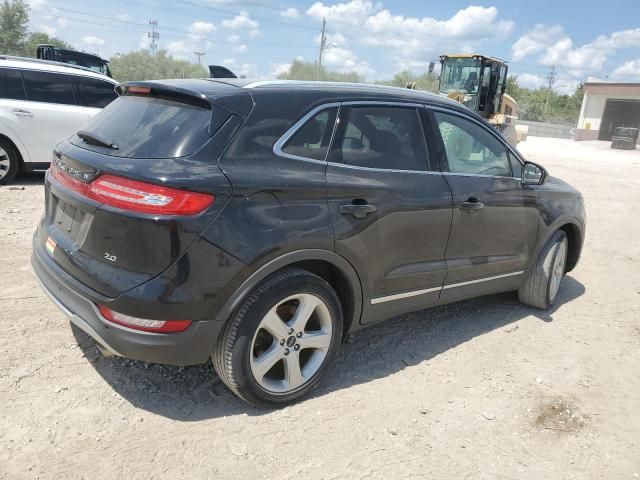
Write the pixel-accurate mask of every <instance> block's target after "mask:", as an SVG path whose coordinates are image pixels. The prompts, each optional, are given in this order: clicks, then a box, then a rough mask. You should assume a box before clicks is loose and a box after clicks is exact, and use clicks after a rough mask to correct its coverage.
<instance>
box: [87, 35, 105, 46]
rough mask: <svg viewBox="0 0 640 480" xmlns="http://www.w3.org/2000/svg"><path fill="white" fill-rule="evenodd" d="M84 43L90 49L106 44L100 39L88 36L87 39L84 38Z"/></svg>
mask: <svg viewBox="0 0 640 480" xmlns="http://www.w3.org/2000/svg"><path fill="white" fill-rule="evenodd" d="M82 43H84V44H85V45H88V46H90V47H101V46H102V45H104V44H105V43H106V42H105V41H104V40H103V39H101V38H100V37H94V36H93V35H87V36H86V37H82Z"/></svg>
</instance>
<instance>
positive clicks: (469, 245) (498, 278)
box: [434, 111, 538, 303]
mask: <svg viewBox="0 0 640 480" xmlns="http://www.w3.org/2000/svg"><path fill="white" fill-rule="evenodd" d="M434 115H435V118H436V122H437V125H438V131H439V132H440V134H441V139H442V142H443V147H444V156H445V158H444V159H443V162H442V163H443V164H444V168H443V169H444V170H445V173H444V175H445V178H446V180H447V182H448V183H449V186H450V187H451V191H452V193H453V220H452V223H451V234H450V237H449V242H448V244H447V250H446V255H445V258H446V263H447V270H448V273H447V277H446V280H445V285H444V288H443V291H442V295H441V302H442V303H446V302H451V301H455V300H459V299H462V298H467V297H469V296H475V295H481V294H485V293H492V292H498V291H503V290H509V289H511V288H514V289H515V288H518V286H519V285H520V284H521V283H522V279H523V278H524V277H523V274H524V271H525V270H526V268H527V265H528V261H529V258H530V256H531V254H532V251H533V248H534V245H535V241H536V235H537V228H538V210H537V209H536V198H535V196H533V195H530V194H529V192H528V191H524V190H523V189H522V185H521V182H520V178H519V169H518V168H517V165H514V167H515V168H513V169H512V166H511V161H512V160H513V161H514V162H517V160H516V159H515V157H513V158H510V155H513V154H510V152H509V149H508V147H507V146H506V145H505V144H504V142H503V141H502V140H500V139H499V137H498V135H497V134H496V133H495V132H493V131H492V130H491V129H490V128H489V127H486V126H484V125H482V124H480V123H479V122H476V121H475V120H471V119H470V118H468V117H466V116H465V115H457V114H452V113H444V112H440V111H436V112H434Z"/></svg>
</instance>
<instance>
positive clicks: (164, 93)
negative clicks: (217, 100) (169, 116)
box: [116, 82, 211, 110]
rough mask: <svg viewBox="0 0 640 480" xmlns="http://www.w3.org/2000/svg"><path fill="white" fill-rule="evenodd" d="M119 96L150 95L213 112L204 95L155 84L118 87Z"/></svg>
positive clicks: (131, 84)
mask: <svg viewBox="0 0 640 480" xmlns="http://www.w3.org/2000/svg"><path fill="white" fill-rule="evenodd" d="M116 93H117V94H118V95H139V96H145V95H150V96H153V97H156V98H165V99H167V100H173V101H176V102H181V103H186V104H189V105H194V106H196V107H201V108H207V109H209V110H211V102H210V101H209V99H208V98H207V96H206V95H204V94H202V93H196V92H192V91H190V90H184V89H182V88H176V87H173V86H169V85H163V84H158V83H153V82H127V83H121V84H120V85H118V86H117V87H116Z"/></svg>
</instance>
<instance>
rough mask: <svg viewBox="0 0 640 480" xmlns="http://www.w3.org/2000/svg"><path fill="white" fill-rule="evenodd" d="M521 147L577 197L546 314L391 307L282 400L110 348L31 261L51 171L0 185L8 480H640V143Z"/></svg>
mask: <svg viewBox="0 0 640 480" xmlns="http://www.w3.org/2000/svg"><path fill="white" fill-rule="evenodd" d="M521 150H522V152H523V153H524V154H525V155H526V156H527V157H528V158H530V159H531V160H535V161H538V162H540V163H542V164H543V165H545V166H546V167H547V168H548V169H549V170H550V172H551V174H553V175H557V176H560V177H561V178H564V179H565V180H567V181H569V182H570V183H571V184H573V185H574V186H576V187H577V188H579V189H580V190H582V192H583V194H584V197H585V201H586V205H587V213H588V228H587V238H586V243H585V247H584V252H583V256H582V260H581V263H580V265H579V266H578V268H577V269H576V270H575V271H574V272H572V273H571V274H570V275H569V276H568V277H567V278H566V279H565V280H564V282H563V284H562V287H561V289H560V293H559V298H558V304H557V306H556V307H555V308H554V309H553V310H552V311H550V312H540V311H536V310H534V309H531V308H528V307H524V306H522V305H520V304H519V303H518V302H517V298H516V296H515V295H514V294H504V295H494V296H490V297H484V298H480V299H476V300H471V301H466V302H462V303H458V304H454V305H449V306H447V307H440V308H435V309H432V310H427V311H422V312H417V313H413V314H410V315H405V316H402V317H399V318H395V319H392V320H390V321H388V322H386V323H383V324H380V325H378V326H376V327H373V328H371V329H369V330H366V331H363V332H361V333H358V334H356V335H353V336H351V337H350V338H349V340H348V342H347V344H346V345H345V346H344V348H343V350H342V353H341V356H340V359H339V361H338V363H337V365H336V366H335V369H334V370H333V372H332V373H331V374H330V376H329V377H328V378H327V379H326V381H325V382H324V383H323V384H322V386H321V387H320V388H319V389H318V390H317V391H316V392H315V394H314V395H313V396H312V397H311V398H309V399H308V400H306V401H304V402H302V403H300V404H297V405H295V406H292V407H289V408H286V409H284V410H281V411H262V410H256V409H253V408H251V407H249V406H247V405H245V404H244V403H242V402H241V401H239V400H237V399H236V398H235V397H234V396H233V395H232V394H230V393H229V392H228V391H227V390H226V389H225V387H224V386H223V385H221V384H220V382H219V381H218V379H217V378H216V376H215V374H214V373H213V370H212V367H211V366H210V365H206V366H202V367H191V368H174V367H164V366H159V365H150V364H145V363H141V362H135V361H128V360H124V359H119V358H103V357H101V356H100V354H99V353H98V352H97V350H96V348H95V346H94V345H93V344H92V341H91V340H90V339H89V338H88V337H87V336H86V335H84V334H83V333H82V332H79V331H77V330H72V329H71V328H70V325H69V322H68V321H67V320H66V319H65V317H63V315H62V314H61V313H59V312H58V310H57V309H56V308H55V307H54V305H53V304H52V303H51V302H50V301H49V300H48V299H47V298H46V297H45V295H44V294H43V293H42V292H41V291H40V289H39V287H38V286H37V284H36V281H35V278H34V274H33V273H32V271H31V266H30V262H29V257H30V254H31V248H30V244H31V235H32V233H33V230H34V227H35V225H36V222H37V219H38V217H39V216H40V213H41V210H42V206H43V198H42V197H43V193H42V186H41V182H42V177H41V176H27V177H22V178H20V179H19V182H18V183H17V184H16V185H14V186H12V187H0V252H2V256H1V257H0V325H1V326H2V328H1V329H0V404H1V405H2V410H1V414H0V478H64V479H79V478H87V479H102V478H104V479H110V480H113V479H151V478H192V479H200V478H211V479H216V480H217V479H240V478H247V479H249V478H250V479H252V480H253V479H256V480H257V479H276V478H277V479H365V478H367V479H378V478H380V479H401V478H434V479H523V478H528V479H541V478H544V479H545V480H550V479H587V478H589V479H592V478H602V479H625V478H639V477H640V408H639V406H640V241H639V240H638V239H639V238H640V220H639V218H638V216H639V215H640V210H639V209H638V205H640V151H636V152H626V151H611V150H609V149H608V144H605V143H599V142H584V143H574V142H572V141H568V140H554V139H543V138H529V139H528V140H527V141H526V143H524V144H522V145H521Z"/></svg>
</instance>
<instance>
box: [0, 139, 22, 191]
mask: <svg viewBox="0 0 640 480" xmlns="http://www.w3.org/2000/svg"><path fill="white" fill-rule="evenodd" d="M0 149H2V150H0V185H9V184H10V183H11V182H13V179H14V178H16V175H17V173H18V169H19V167H20V155H19V154H18V152H17V151H16V149H15V148H14V147H13V145H12V144H11V143H10V142H8V141H6V140H5V139H3V138H0ZM3 151H4V153H2V152H3ZM7 162H8V165H7Z"/></svg>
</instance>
